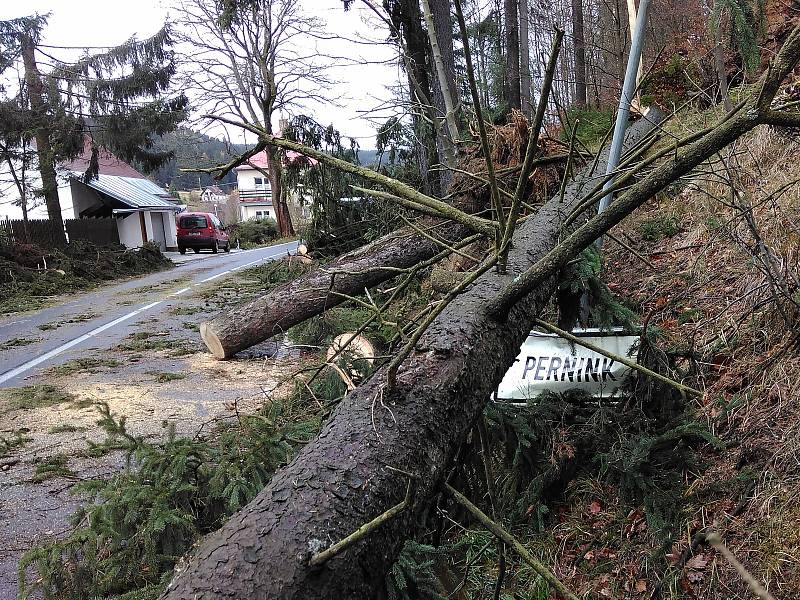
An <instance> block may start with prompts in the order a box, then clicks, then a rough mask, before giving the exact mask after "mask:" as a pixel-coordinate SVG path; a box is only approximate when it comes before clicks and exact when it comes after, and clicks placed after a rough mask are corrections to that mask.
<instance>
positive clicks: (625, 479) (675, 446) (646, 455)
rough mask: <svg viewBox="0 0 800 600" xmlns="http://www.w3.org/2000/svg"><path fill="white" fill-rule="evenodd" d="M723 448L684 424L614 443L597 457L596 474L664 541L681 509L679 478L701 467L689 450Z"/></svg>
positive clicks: (693, 426)
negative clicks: (639, 510) (634, 505)
mask: <svg viewBox="0 0 800 600" xmlns="http://www.w3.org/2000/svg"><path fill="white" fill-rule="evenodd" d="M703 442H705V443H708V444H711V445H712V446H714V447H716V448H722V444H721V442H720V441H719V440H718V439H717V438H716V437H714V436H713V435H712V434H711V432H710V431H708V429H707V428H706V427H705V425H703V424H701V423H699V422H696V421H690V420H684V421H683V422H680V423H678V424H676V425H671V426H668V427H666V428H664V429H663V430H661V431H658V430H655V431H654V430H652V429H645V428H643V429H642V430H641V431H639V432H636V431H634V432H631V433H630V434H628V435H625V436H620V437H618V438H617V439H616V440H614V441H613V443H612V444H611V446H610V447H609V448H608V449H607V451H604V452H599V453H598V454H597V456H596V460H597V461H599V465H600V474H601V475H602V476H603V477H605V478H606V479H607V480H609V481H610V482H612V483H614V484H615V485H617V486H618V487H619V490H620V495H621V496H622V498H623V499H626V500H628V501H631V502H643V503H644V505H645V509H646V510H645V514H646V516H647V521H648V524H649V525H650V528H651V529H652V530H653V531H655V532H656V533H658V534H660V535H661V536H662V538H663V539H664V540H665V541H666V540H669V539H670V535H673V534H675V533H677V532H676V531H675V529H674V525H675V522H676V520H677V517H678V516H679V513H680V510H681V508H682V507H683V505H684V501H685V499H684V497H683V496H684V493H683V473H684V472H685V471H687V470H697V469H699V468H700V464H699V463H698V461H697V455H696V453H695V451H694V447H695V446H696V445H697V444H698V443H703Z"/></svg>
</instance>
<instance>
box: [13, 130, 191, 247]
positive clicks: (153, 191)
mask: <svg viewBox="0 0 800 600" xmlns="http://www.w3.org/2000/svg"><path fill="white" fill-rule="evenodd" d="M90 158H91V141H90V140H89V139H88V138H87V140H86V144H85V147H84V150H83V152H82V153H81V154H80V156H78V157H77V158H75V159H74V160H72V161H69V162H67V163H63V164H60V165H58V167H57V173H58V199H59V203H60V205H61V216H62V218H63V219H64V220H67V219H90V218H95V217H110V218H114V219H115V221H116V226H117V232H118V234H119V241H120V243H121V244H124V245H125V246H127V247H128V248H138V247H140V246H142V244H144V243H145V242H147V241H153V242H155V243H156V244H158V246H159V247H160V248H161V249H162V250H177V246H178V241H177V232H176V224H175V214H176V213H177V212H179V211H180V210H181V208H180V207H179V206H177V205H176V204H175V203H174V202H172V197H171V196H170V194H169V192H167V191H166V190H165V189H163V188H161V187H159V186H158V185H156V184H155V183H153V182H152V181H150V180H149V179H147V178H146V177H145V176H144V175H143V174H141V173H140V172H139V171H137V170H136V169H134V168H133V167H132V166H131V165H129V164H128V163H126V162H124V161H122V160H120V159H119V158H117V157H116V156H114V155H113V154H111V153H110V152H109V151H107V150H105V149H102V148H101V149H99V151H98V167H99V169H98V172H99V174H98V176H97V177H96V178H94V179H92V180H91V181H88V182H86V181H84V179H83V174H84V173H85V172H86V169H87V168H88V166H89V160H90ZM32 179H36V181H32V185H31V187H32V188H41V179H40V178H39V177H38V172H37V173H36V176H35V178H33V177H32ZM3 209H4V210H3V212H4V213H9V214H6V215H5V216H6V218H9V219H18V218H21V216H22V215H21V210H20V209H19V207H17V206H14V205H13V201H12V202H8V203H4V205H3ZM28 217H29V218H30V219H47V209H46V207H45V206H44V203H43V202H39V203H38V204H37V206H35V207H32V208H31V209H30V210H29V211H28Z"/></svg>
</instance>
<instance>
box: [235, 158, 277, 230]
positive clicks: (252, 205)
mask: <svg viewBox="0 0 800 600" xmlns="http://www.w3.org/2000/svg"><path fill="white" fill-rule="evenodd" d="M256 167H258V168H256ZM259 168H260V169H263V170H264V171H266V170H267V153H266V152H259V153H258V154H256V155H254V156H253V157H251V158H250V161H249V164H244V165H239V166H238V167H236V187H237V188H238V189H239V217H240V218H241V220H242V221H247V220H249V219H264V218H270V219H275V218H276V215H275V208H274V207H273V206H272V186H271V185H270V183H269V179H268V178H267V176H266V175H264V173H262V172H261V171H260V170H259Z"/></svg>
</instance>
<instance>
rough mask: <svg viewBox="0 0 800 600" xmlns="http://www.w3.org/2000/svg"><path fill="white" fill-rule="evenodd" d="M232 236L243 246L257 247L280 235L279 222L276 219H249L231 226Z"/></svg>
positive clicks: (232, 238) (246, 247)
mask: <svg viewBox="0 0 800 600" xmlns="http://www.w3.org/2000/svg"><path fill="white" fill-rule="evenodd" d="M229 229H230V231H229V234H230V237H231V240H233V241H238V242H239V243H240V244H241V246H242V248H245V249H248V248H256V247H258V246H262V245H264V244H268V243H270V242H272V241H273V240H275V239H277V237H278V223H277V222H276V221H275V220H274V219H249V220H247V221H242V222H241V223H236V224H234V225H231V226H230V228H229Z"/></svg>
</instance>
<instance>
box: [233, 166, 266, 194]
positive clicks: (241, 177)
mask: <svg viewBox="0 0 800 600" xmlns="http://www.w3.org/2000/svg"><path fill="white" fill-rule="evenodd" d="M256 177H260V178H261V179H263V180H264V187H263V188H259V189H266V190H269V189H271V187H270V185H269V179H267V177H266V176H265V175H264V174H262V173H261V172H260V171H256V170H255V169H241V170H239V171H236V185H237V187H238V188H239V189H240V190H254V189H256V182H255V179H256Z"/></svg>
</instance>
